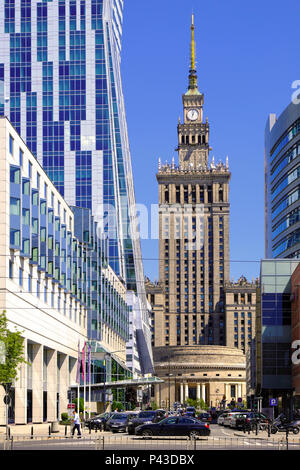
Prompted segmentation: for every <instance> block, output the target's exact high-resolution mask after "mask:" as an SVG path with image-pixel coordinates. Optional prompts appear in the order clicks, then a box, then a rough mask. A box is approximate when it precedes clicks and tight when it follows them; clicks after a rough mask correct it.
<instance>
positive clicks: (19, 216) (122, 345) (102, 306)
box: [0, 117, 132, 424]
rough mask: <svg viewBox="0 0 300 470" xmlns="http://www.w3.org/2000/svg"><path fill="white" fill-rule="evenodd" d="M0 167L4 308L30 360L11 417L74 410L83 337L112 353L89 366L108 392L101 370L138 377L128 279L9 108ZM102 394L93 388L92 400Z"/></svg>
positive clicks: (27, 418) (0, 132)
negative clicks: (131, 354) (132, 365)
mask: <svg viewBox="0 0 300 470" xmlns="http://www.w3.org/2000/svg"><path fill="white" fill-rule="evenodd" d="M0 175H1V191H0V207H1V214H2V223H1V233H0V239H1V244H0V272H1V276H0V311H1V312H2V311H4V310H5V311H6V316H7V319H8V326H9V328H10V329H12V330H13V329H14V328H15V327H16V328H17V329H18V330H19V331H21V332H22V336H23V338H24V346H25V358H26V360H27V361H28V362H29V364H30V365H27V364H22V366H21V369H20V373H19V380H17V381H16V382H15V383H14V384H13V389H12V402H11V405H10V415H9V416H10V420H11V421H12V422H14V423H16V424H22V423H26V422H35V423H37V422H43V421H56V419H58V418H59V417H60V413H61V412H65V411H67V403H68V394H67V391H68V390H69V389H70V388H72V387H73V388H75V389H77V385H76V369H77V359H78V343H80V345H81V348H80V349H82V347H83V345H84V342H85V341H88V339H90V340H93V341H92V342H91V344H92V352H97V351H104V352H107V354H108V356H109V360H108V361H107V362H108V365H106V366H104V364H103V361H102V362H101V361H96V362H94V363H93V365H92V369H91V382H92V383H93V384H96V383H98V384H99V383H100V382H102V391H103V381H104V372H105V373H106V377H107V378H108V379H111V378H112V375H113V372H112V371H114V370H117V371H118V376H117V377H118V378H119V380H121V378H124V377H125V378H126V379H127V378H130V377H132V374H131V372H130V370H129V369H128V368H126V343H127V341H128V340H129V312H130V306H129V305H128V304H127V302H126V287H125V285H124V282H122V281H121V280H120V279H119V277H118V276H117V275H116V274H115V273H114V271H113V270H112V268H111V267H110V266H109V265H108V263H107V254H106V248H105V244H104V242H103V239H101V238H99V237H98V235H97V223H96V222H95V221H94V218H93V216H92V215H91V213H90V210H89V209H80V208H76V207H70V206H68V205H67V203H66V202H65V200H64V199H63V197H62V196H61V194H60V193H59V192H58V191H57V189H56V187H55V186H54V185H53V183H52V182H51V180H50V179H49V177H48V176H47V174H46V173H45V172H44V170H43V168H42V167H41V166H40V164H39V162H38V161H37V160H36V158H35V157H34V156H33V155H32V153H31V152H30V150H29V149H28V148H27V146H26V144H25V143H24V141H23V140H22V139H21V138H20V136H19V135H18V133H17V132H16V130H15V129H14V128H13V126H12V125H11V124H10V123H9V121H8V119H7V118H4V117H2V118H0ZM113 353H114V354H113ZM117 377H114V376H113V378H112V380H117ZM119 386H120V388H122V384H120V385H119ZM98 388H99V387H98ZM98 391H99V390H98ZM0 393H1V397H0V424H4V423H5V406H4V403H3V397H2V395H3V388H1V391H0ZM81 393H82V389H81ZM101 400H103V399H102V398H101V396H100V395H99V393H98V395H97V394H96V393H95V394H94V395H93V397H92V401H93V402H94V406H95V407H97V404H96V402H97V401H98V402H99V401H101ZM95 411H96V408H95Z"/></svg>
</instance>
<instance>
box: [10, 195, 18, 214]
mask: <svg viewBox="0 0 300 470" xmlns="http://www.w3.org/2000/svg"><path fill="white" fill-rule="evenodd" d="M10 215H20V199H18V198H16V197H11V198H10Z"/></svg>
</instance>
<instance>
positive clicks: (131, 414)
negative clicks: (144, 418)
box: [106, 411, 137, 433]
mask: <svg viewBox="0 0 300 470" xmlns="http://www.w3.org/2000/svg"><path fill="white" fill-rule="evenodd" d="M136 416H137V412H136V411H128V412H124V413H122V412H121V413H114V414H113V415H112V416H111V417H110V418H109V420H108V421H107V423H106V429H107V430H108V431H112V432H114V433H115V432H120V431H122V432H126V431H127V429H128V425H129V423H130V422H131V420H132V419H133V418H135V417H136Z"/></svg>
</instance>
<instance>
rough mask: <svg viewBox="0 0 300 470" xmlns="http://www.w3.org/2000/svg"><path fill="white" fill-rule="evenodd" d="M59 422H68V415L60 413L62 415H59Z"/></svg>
mask: <svg viewBox="0 0 300 470" xmlns="http://www.w3.org/2000/svg"><path fill="white" fill-rule="evenodd" d="M61 420H62V421H69V415H68V413H62V414H61Z"/></svg>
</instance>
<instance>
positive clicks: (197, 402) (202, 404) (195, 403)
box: [186, 398, 208, 410]
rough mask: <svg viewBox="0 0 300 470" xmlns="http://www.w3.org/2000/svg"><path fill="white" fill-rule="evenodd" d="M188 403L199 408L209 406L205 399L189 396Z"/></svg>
mask: <svg viewBox="0 0 300 470" xmlns="http://www.w3.org/2000/svg"><path fill="white" fill-rule="evenodd" d="M186 403H187V405H188V406H194V407H195V408H196V409H197V410H207V409H208V406H207V404H206V403H205V401H204V400H202V399H201V400H199V399H197V400H193V399H192V398H187V399H186Z"/></svg>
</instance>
